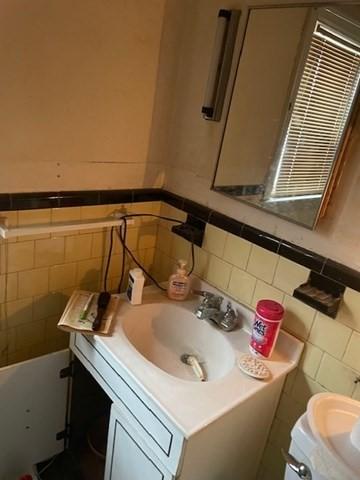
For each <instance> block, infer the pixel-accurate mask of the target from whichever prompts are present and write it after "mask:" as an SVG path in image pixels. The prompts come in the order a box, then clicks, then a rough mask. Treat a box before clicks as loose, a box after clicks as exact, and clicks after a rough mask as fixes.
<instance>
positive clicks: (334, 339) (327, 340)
mask: <svg viewBox="0 0 360 480" xmlns="http://www.w3.org/2000/svg"><path fill="white" fill-rule="evenodd" d="M350 336H351V330H350V328H348V327H346V326H345V325H343V324H342V323H340V322H337V321H336V320H334V319H332V318H329V317H327V316H325V315H323V314H322V313H317V315H316V317H315V321H314V324H313V326H312V329H311V331H310V335H309V341H310V343H312V344H313V345H315V346H317V347H319V348H321V349H322V350H325V351H326V352H328V353H330V355H333V356H334V357H337V358H341V357H342V356H343V355H344V352H345V349H346V346H347V344H348V341H349V339H350Z"/></svg>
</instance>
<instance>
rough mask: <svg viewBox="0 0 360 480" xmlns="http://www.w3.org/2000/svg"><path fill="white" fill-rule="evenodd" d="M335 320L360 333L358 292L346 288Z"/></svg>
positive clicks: (359, 293)
mask: <svg viewBox="0 0 360 480" xmlns="http://www.w3.org/2000/svg"><path fill="white" fill-rule="evenodd" d="M336 320H338V321H340V322H342V323H344V324H345V325H347V326H348V327H350V328H353V329H354V330H357V331H358V332H360V292H356V291H355V290H352V289H351V288H346V290H345V293H344V299H343V303H342V305H341V306H340V309H339V312H338V314H337V317H336Z"/></svg>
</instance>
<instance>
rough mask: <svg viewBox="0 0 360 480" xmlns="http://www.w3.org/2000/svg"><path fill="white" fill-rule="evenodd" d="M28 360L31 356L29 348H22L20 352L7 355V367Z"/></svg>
mask: <svg viewBox="0 0 360 480" xmlns="http://www.w3.org/2000/svg"><path fill="white" fill-rule="evenodd" d="M30 358H32V356H31V353H30V351H29V347H26V348H23V349H22V350H16V351H14V352H12V353H10V354H9V356H8V365H14V364H15V363H20V362H24V361H25V360H30Z"/></svg>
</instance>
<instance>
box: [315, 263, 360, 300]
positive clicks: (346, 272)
mask: <svg viewBox="0 0 360 480" xmlns="http://www.w3.org/2000/svg"><path fill="white" fill-rule="evenodd" d="M322 274H323V275H326V276H327V277H330V278H333V279H336V280H337V281H338V282H340V283H343V284H344V285H347V286H348V287H350V288H352V289H353V290H357V291H358V292H360V272H358V271H357V270H354V269H353V268H350V267H347V266H346V265H342V264H341V263H337V262H335V261H334V260H330V259H327V260H326V262H325V265H324V268H323V271H322Z"/></svg>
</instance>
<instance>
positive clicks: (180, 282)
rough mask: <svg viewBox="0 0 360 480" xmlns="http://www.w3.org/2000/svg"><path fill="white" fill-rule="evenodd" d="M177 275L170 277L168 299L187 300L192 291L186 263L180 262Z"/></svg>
mask: <svg viewBox="0 0 360 480" xmlns="http://www.w3.org/2000/svg"><path fill="white" fill-rule="evenodd" d="M177 265H178V267H177V269H176V273H174V274H173V275H171V276H170V278H169V285H168V290H167V293H168V297H169V298H170V299H171V300H185V299H186V297H187V296H188V294H189V291H190V278H189V277H188V275H187V272H186V270H185V267H186V261H185V260H179V261H178V263H177Z"/></svg>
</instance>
